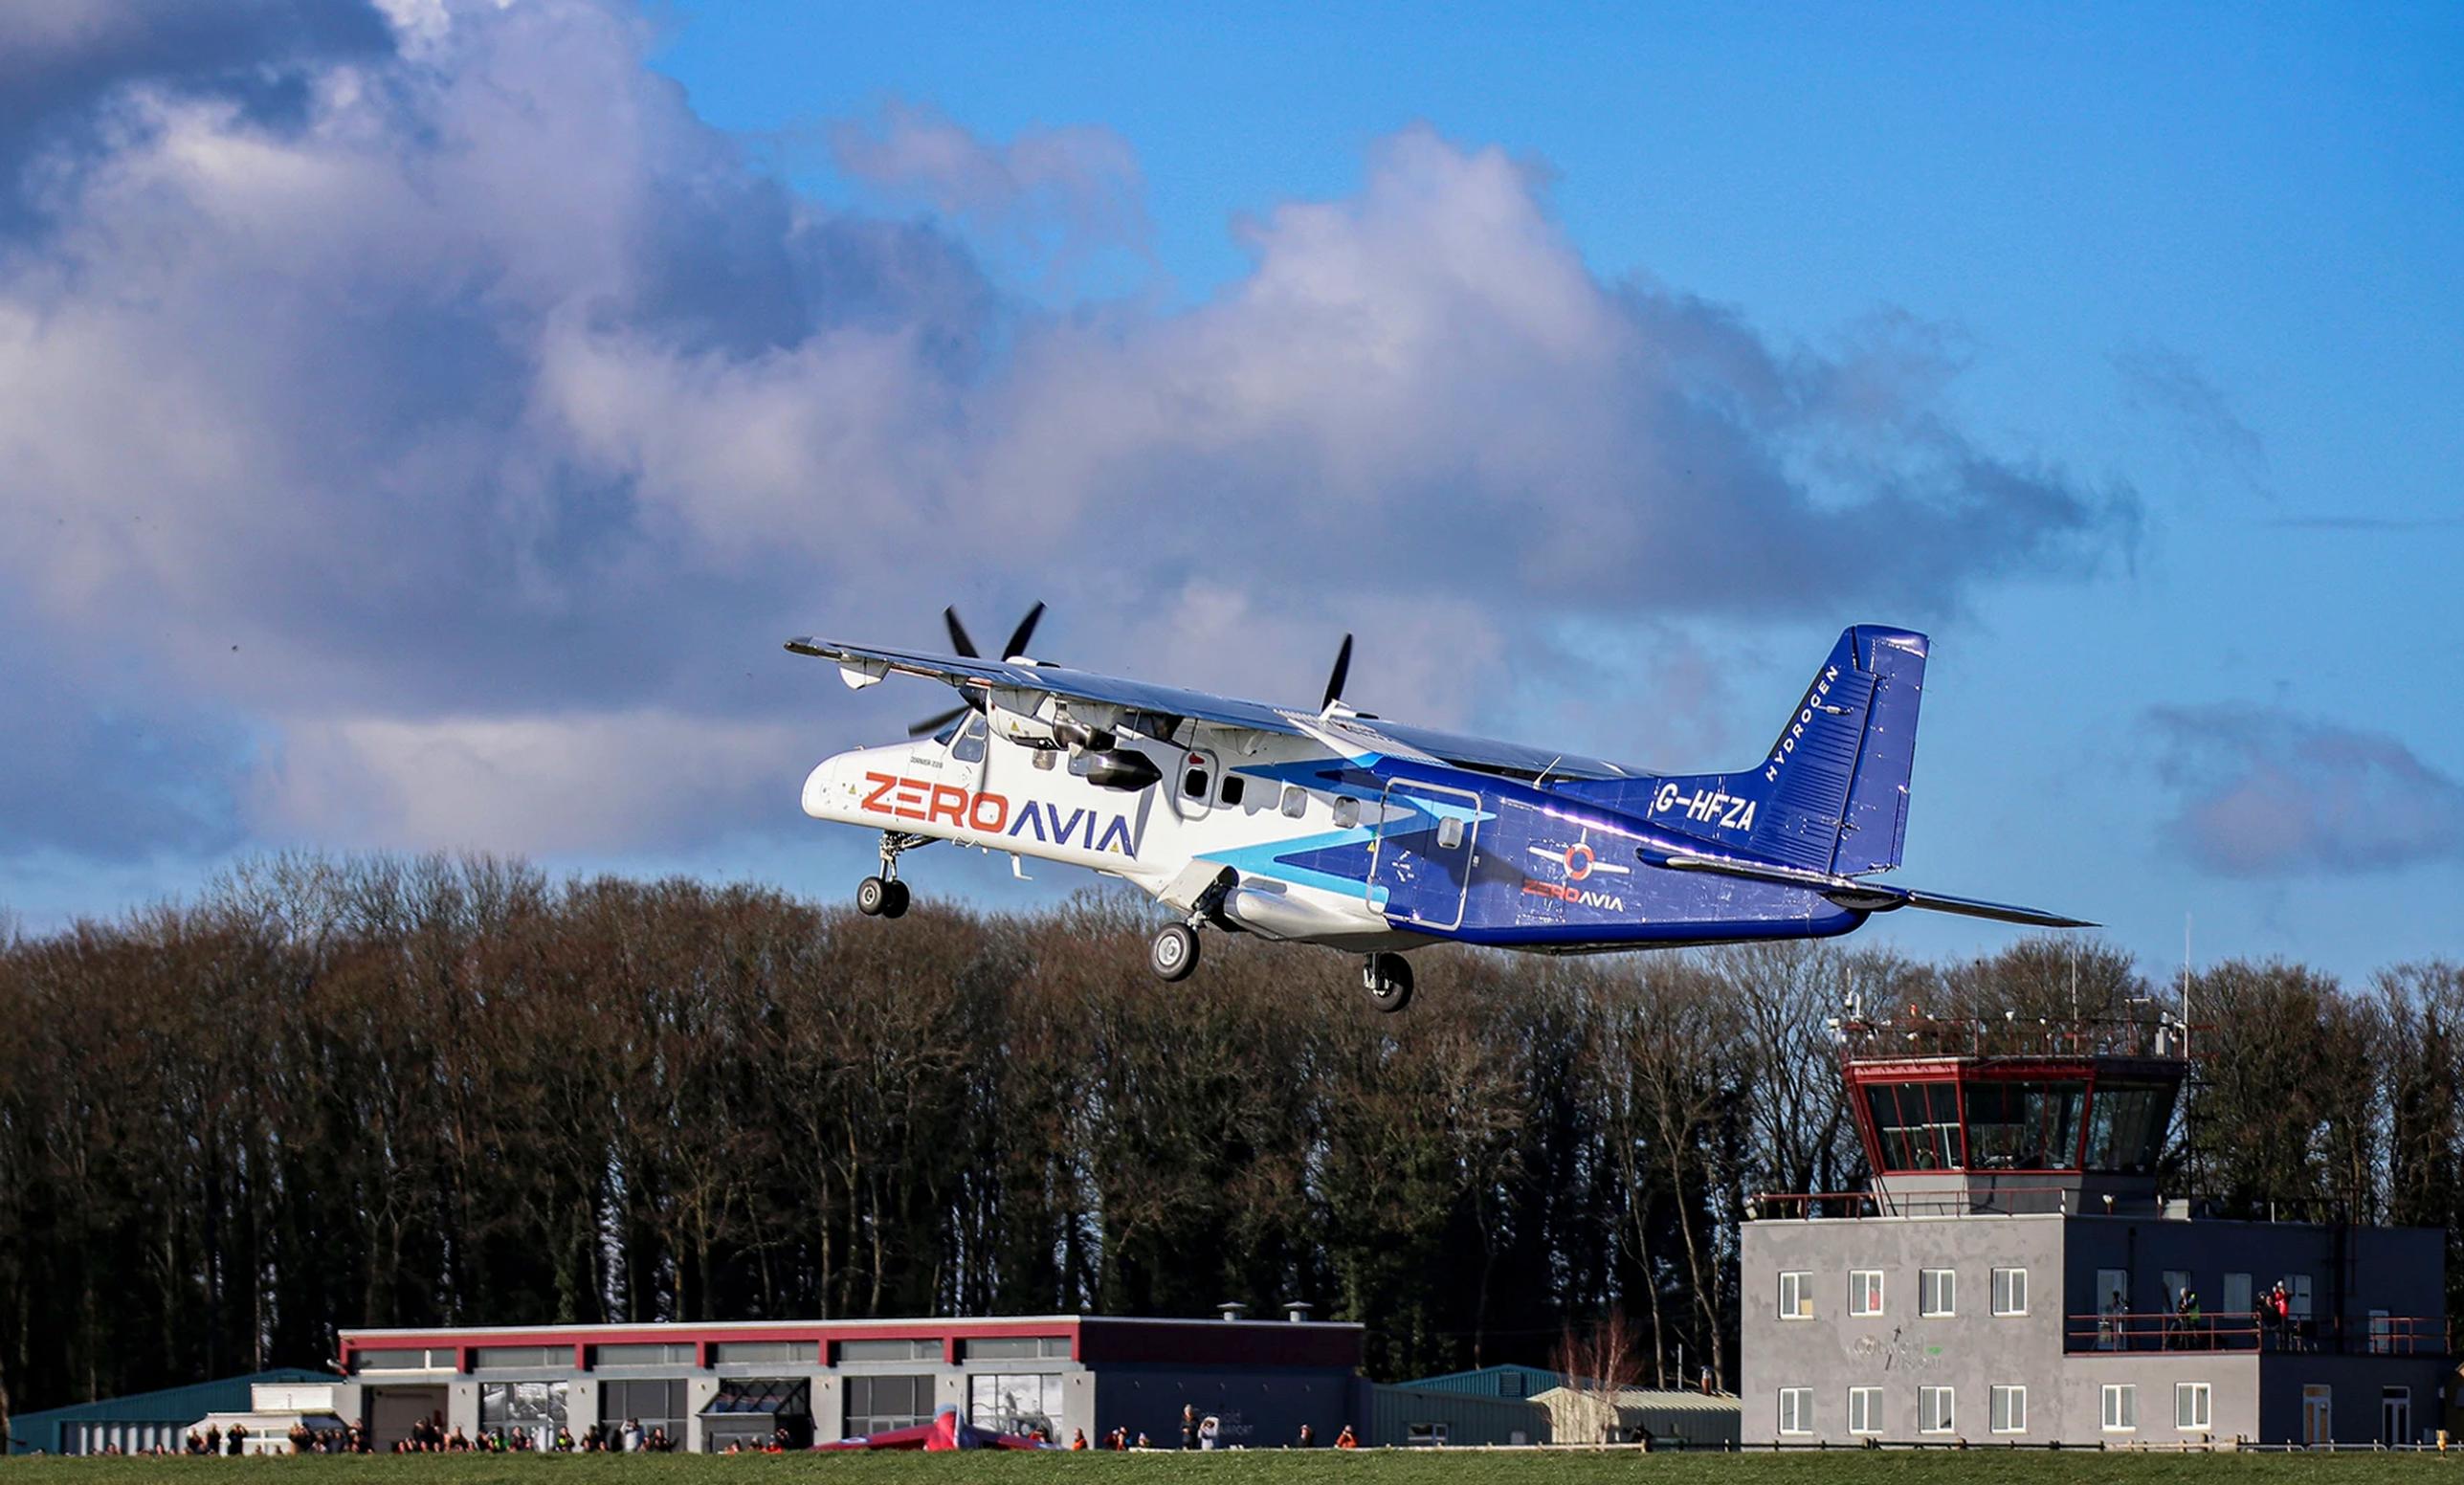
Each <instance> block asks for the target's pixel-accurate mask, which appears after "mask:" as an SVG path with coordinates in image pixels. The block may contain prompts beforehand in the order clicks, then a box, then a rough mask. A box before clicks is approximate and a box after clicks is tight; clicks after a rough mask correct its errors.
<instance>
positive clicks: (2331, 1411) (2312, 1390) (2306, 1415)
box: [2301, 1382, 2336, 1444]
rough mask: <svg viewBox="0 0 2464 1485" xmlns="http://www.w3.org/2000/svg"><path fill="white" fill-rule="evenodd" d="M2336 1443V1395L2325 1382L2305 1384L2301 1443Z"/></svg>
mask: <svg viewBox="0 0 2464 1485" xmlns="http://www.w3.org/2000/svg"><path fill="white" fill-rule="evenodd" d="M2335 1441H2336V1407H2335V1394H2334V1393H2333V1392H2332V1391H2330V1390H2329V1389H2328V1386H2327V1385H2326V1384H2325V1383H2323V1382H2311V1383H2305V1384H2303V1385H2302V1387H2301V1442H2303V1443H2304V1444H2332V1443H2334V1442H2335Z"/></svg>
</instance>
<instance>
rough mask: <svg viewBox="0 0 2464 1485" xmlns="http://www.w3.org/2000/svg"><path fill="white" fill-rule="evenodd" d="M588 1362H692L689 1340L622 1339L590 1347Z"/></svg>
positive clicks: (645, 1364)
mask: <svg viewBox="0 0 2464 1485" xmlns="http://www.w3.org/2000/svg"><path fill="white" fill-rule="evenodd" d="M590 1364H591V1365H592V1366H593V1367H599V1366H691V1365H693V1364H694V1360H693V1346H692V1343H691V1342H689V1341H688V1342H686V1343H684V1344H681V1345H679V1344H677V1343H676V1342H675V1341H623V1342H620V1343H618V1344H615V1345H596V1346H592V1347H591V1348H590Z"/></svg>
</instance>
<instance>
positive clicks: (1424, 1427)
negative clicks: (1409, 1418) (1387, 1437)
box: [1403, 1423, 1446, 1449]
mask: <svg viewBox="0 0 2464 1485" xmlns="http://www.w3.org/2000/svg"><path fill="white" fill-rule="evenodd" d="M1403 1445H1404V1447H1405V1448H1406V1449H1432V1448H1434V1449H1443V1448H1445V1447H1446V1425H1444V1424H1442V1423H1407V1424H1405V1425H1404V1426H1403Z"/></svg>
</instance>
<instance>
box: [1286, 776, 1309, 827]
mask: <svg viewBox="0 0 2464 1485" xmlns="http://www.w3.org/2000/svg"><path fill="white" fill-rule="evenodd" d="M1283 812H1284V813H1285V814H1288V815H1290V816H1291V817H1292V818H1294V819H1296V820H1298V819H1299V818H1300V817H1301V816H1302V815H1304V814H1307V813H1308V812H1309V791H1308V790H1307V789H1304V788H1302V787H1300V786H1299V785H1298V784H1286V785H1285V786H1283Z"/></svg>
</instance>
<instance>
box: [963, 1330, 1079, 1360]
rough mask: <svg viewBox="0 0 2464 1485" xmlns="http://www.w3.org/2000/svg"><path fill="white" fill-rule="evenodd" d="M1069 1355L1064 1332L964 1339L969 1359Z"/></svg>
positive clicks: (1040, 1358) (1027, 1358)
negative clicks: (1060, 1333) (1050, 1334)
mask: <svg viewBox="0 0 2464 1485" xmlns="http://www.w3.org/2000/svg"><path fill="white" fill-rule="evenodd" d="M1053 1358H1057V1359H1058V1360H1060V1361H1064V1362H1066V1361H1068V1360H1069V1359H1070V1338H1069V1337H1067V1336H982V1337H979V1338H977V1339H976V1340H973V1341H968V1342H967V1343H966V1359H967V1360H968V1361H970V1362H1014V1361H1018V1360H1021V1359H1024V1360H1026V1361H1031V1362H1032V1361H1039V1360H1045V1359H1053Z"/></svg>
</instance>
